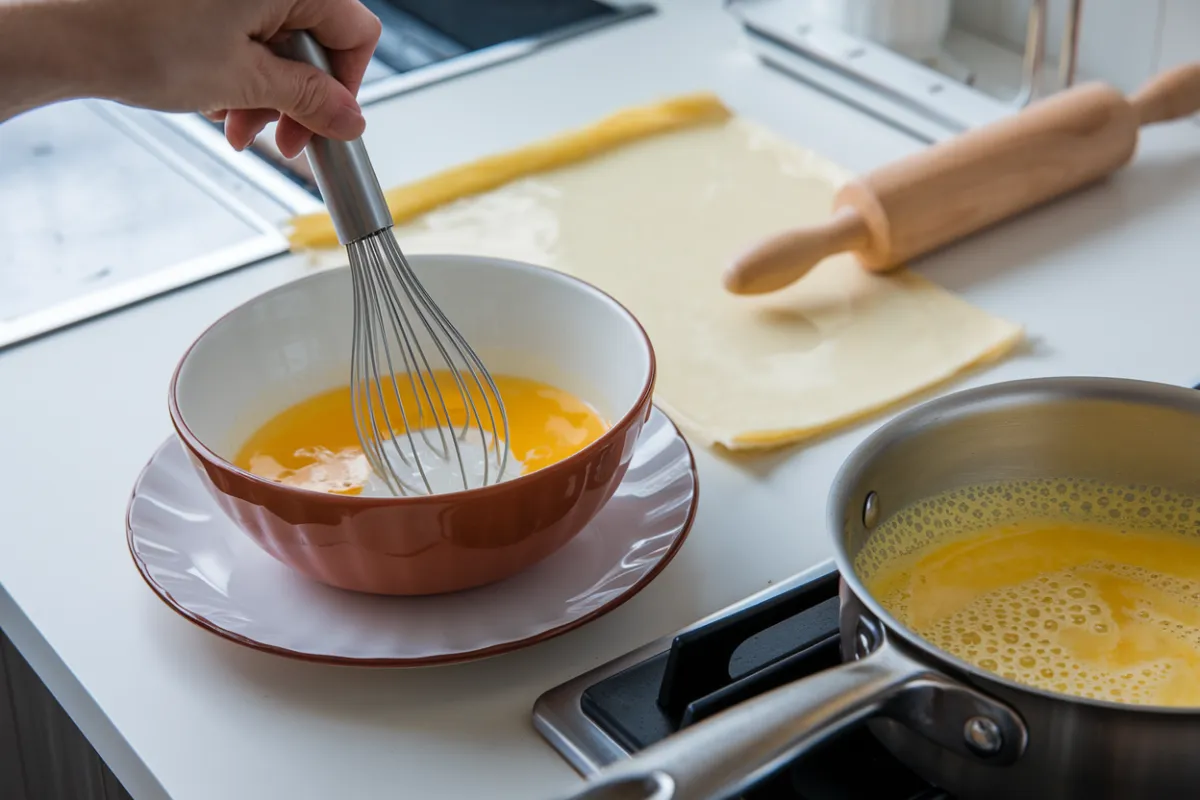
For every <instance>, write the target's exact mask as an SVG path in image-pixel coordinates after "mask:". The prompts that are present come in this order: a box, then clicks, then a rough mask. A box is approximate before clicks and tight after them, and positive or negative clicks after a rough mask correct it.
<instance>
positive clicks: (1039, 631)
mask: <svg viewBox="0 0 1200 800" xmlns="http://www.w3.org/2000/svg"><path fill="white" fill-rule="evenodd" d="M1197 516H1198V515H1197V513H1196V505H1195V498H1194V497H1189V496H1186V495H1180V494H1178V493H1175V492H1170V491H1166V490H1162V489H1157V488H1150V487H1124V486H1112V485H1106V484H1100V483H1092V482H1086V481H1073V480H1068V481H1055V480H1045V481H1024V482H1013V483H1007V484H995V485H992V486H984V487H972V488H969V489H962V490H958V491H956V492H950V493H947V494H945V495H942V496H940V497H935V498H932V499H930V500H927V501H924V502H922V503H919V504H916V505H914V506H911V507H909V508H907V509H904V510H902V511H901V512H899V513H897V514H896V515H894V516H893V517H891V518H889V519H887V520H885V521H884V523H883V524H882V525H881V526H880V527H879V528H878V529H877V531H876V532H875V533H874V534H873V535H872V537H871V538H870V540H869V541H868V543H867V545H866V546H865V547H864V549H863V551H862V552H861V553H860V554H859V557H858V558H857V559H856V568H857V570H858V571H859V574H860V575H861V576H862V577H863V579H864V582H865V583H866V584H867V586H868V589H869V590H870V591H872V592H873V593H874V594H875V595H876V597H877V599H879V601H880V602H881V603H882V604H883V605H884V606H885V607H886V608H888V609H889V611H891V612H892V613H893V615H895V616H896V617H897V618H898V619H899V620H900V621H901V622H903V623H904V624H906V625H908V626H909V627H910V628H912V629H913V630H914V631H915V632H916V633H918V634H920V635H921V636H923V637H924V638H926V639H927V640H928V641H929V642H930V643H931V644H933V645H935V646H937V647H939V648H940V649H943V650H945V651H947V652H950V653H953V654H954V655H956V656H958V657H960V658H962V659H963V660H965V661H967V662H969V663H971V664H974V665H975V666H977V667H979V668H981V669H984V670H987V671H991V672H994V673H996V674H997V675H1001V676H1004V677H1006V678H1008V679H1011V680H1014V681H1017V682H1020V683H1023V684H1027V685H1032V686H1037V687H1039V688H1043V689H1046V690H1049V691H1054V692H1060V693H1065V694H1072V695H1076V696H1083V697H1090V698H1095V699H1100V700H1107V701H1113V702H1123V703H1137V704H1151V705H1175V706H1200V681H1198V680H1196V678H1197V677H1200V524H1198V522H1200V519H1198V518H1197ZM1050 528H1055V529H1061V530H1068V531H1069V530H1071V529H1072V528H1074V529H1075V533H1076V534H1078V535H1076V536H1075V537H1074V538H1073V539H1072V538H1071V537H1070V536H1065V537H1064V539H1063V542H1060V543H1059V544H1063V543H1064V542H1065V545H1064V547H1065V549H1064V547H1060V548H1059V552H1058V554H1057V556H1056V560H1052V561H1054V563H1053V564H1052V567H1051V568H1047V569H1044V570H1037V569H1033V568H1032V567H1030V566H1029V565H1028V564H1026V565H1025V566H1024V567H1022V568H1021V569H1018V570H1016V571H1015V572H1013V573H1012V576H1013V577H1014V580H1012V581H1009V582H1004V581H1003V580H1002V578H1003V577H1004V575H1005V573H1003V571H1001V572H999V573H997V575H996V576H995V577H994V578H993V579H990V580H991V583H994V584H995V585H991V584H989V585H987V586H983V587H982V588H980V587H976V586H971V585H969V582H968V585H965V586H962V585H959V586H956V585H954V582H953V580H951V581H948V584H949V585H947V586H936V585H935V586H932V587H931V586H930V583H934V584H937V583H938V580H939V575H941V576H942V577H945V576H946V575H950V576H951V577H952V578H953V576H954V573H953V570H950V571H949V572H947V571H946V570H949V569H950V566H948V565H951V566H952V565H953V563H954V562H953V558H948V559H943V560H942V561H941V562H938V561H937V559H938V557H939V554H940V553H942V552H952V551H953V548H954V547H957V546H959V545H960V543H963V542H970V541H972V540H975V539H978V540H979V541H985V542H986V541H989V537H993V539H994V541H996V542H1000V541H1002V540H1005V539H1006V537H1007V536H1008V535H1009V534H1011V535H1013V537H1014V539H1019V538H1020V536H1021V535H1022V534H1032V535H1027V536H1026V539H1028V540H1029V541H1030V542H1036V541H1037V540H1036V538H1034V537H1035V535H1037V534H1038V533H1039V530H1047V529H1050ZM1093 528H1094V529H1096V530H1100V529H1103V531H1105V535H1104V536H1097V537H1096V540H1097V542H1099V543H1100V545H1104V546H1099V547H1098V548H1090V549H1089V548H1088V547H1086V546H1081V543H1085V544H1086V542H1087V541H1088V533H1087V531H1088V530H1089V529H1093ZM1081 531H1082V532H1083V533H1080V532H1081ZM1051 535H1053V533H1052V532H1051ZM1139 535H1141V537H1140V538H1139ZM1105 537H1107V538H1105ZM1152 537H1159V538H1157V539H1152ZM1163 537H1166V539H1169V540H1170V542H1169V543H1170V545H1171V547H1173V548H1175V549H1174V550H1172V549H1170V548H1168V549H1167V550H1165V551H1164V552H1163V553H1160V555H1159V556H1158V557H1154V558H1150V557H1147V558H1130V559H1122V558H1119V557H1117V556H1120V555H1121V554H1122V549H1123V548H1124V549H1125V552H1126V553H1128V552H1130V551H1129V550H1128V548H1130V547H1131V546H1132V545H1134V544H1140V543H1143V542H1144V543H1145V544H1146V546H1147V547H1149V548H1150V549H1151V550H1153V548H1154V547H1156V546H1160V544H1161V543H1162V542H1163V541H1165V540H1164V538H1163ZM1101 540H1103V541H1101ZM1047 541H1049V540H1047ZM1156 542H1157V543H1160V544H1156ZM1109 545H1111V547H1110V548H1109V552H1107V553H1106V551H1105V546H1109ZM1072 548H1074V549H1072ZM1051 549H1053V543H1052V546H1051ZM1014 553H1016V555H1018V556H1021V555H1029V556H1030V557H1033V556H1034V555H1036V552H1035V551H1034V550H1033V549H1032V548H1027V550H1026V552H1024V553H1021V552H1020V551H1012V552H1009V553H1008V554H1007V555H1008V556H1013V555H1014ZM973 555H975V553H974V551H972V550H970V549H969V548H967V547H965V546H964V547H961V548H960V549H959V551H958V552H957V553H956V554H954V557H957V558H958V559H959V562H961V563H968V564H969V563H970V557H973ZM977 555H978V556H979V557H980V558H981V559H984V560H986V558H987V556H988V555H989V551H988V549H987V548H986V547H984V548H983V549H981V550H980V551H979V553H978V554H977ZM1106 555H1108V556H1110V557H1107V558H1106V557H1105V556H1106ZM1019 561H1020V558H1017V562H1019ZM926 562H933V563H934V566H935V567H937V568H940V569H942V570H943V571H942V572H941V573H939V572H938V571H937V569H932V570H931V569H918V568H916V565H917V564H918V563H922V564H925V563H926ZM1130 562H1135V563H1130ZM1014 563H1016V562H1014ZM926 566H928V565H927V564H926ZM1009 566H1010V567H1011V566H1012V565H1011V564H1010V565H1009ZM968 574H970V570H967V572H964V573H962V574H961V575H960V576H959V577H960V578H962V577H963V576H964V575H968ZM977 574H984V575H987V570H986V568H985V569H984V570H983V571H982V572H980V573H977ZM986 582H987V581H985V583H986ZM956 592H958V594H957V595H956V594H955V593H956Z"/></svg>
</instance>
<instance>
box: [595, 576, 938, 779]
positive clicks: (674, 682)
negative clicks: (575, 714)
mask: <svg viewBox="0 0 1200 800" xmlns="http://www.w3.org/2000/svg"><path fill="white" fill-rule="evenodd" d="M837 592H838V574H837V572H836V571H834V572H829V573H826V574H824V575H821V576H819V577H817V578H815V579H813V580H812V581H810V582H808V583H805V584H802V585H800V586H797V587H794V588H792V589H790V590H788V591H786V592H782V593H780V594H778V595H776V596H774V597H771V598H768V599H766V600H764V601H762V602H760V603H756V604H754V605H752V606H750V607H748V608H745V609H741V610H739V611H737V612H735V613H732V614H729V615H725V616H722V617H720V618H718V619H716V620H713V621H712V622H709V623H707V624H705V625H702V626H699V627H697V628H695V629H692V630H689V631H685V632H683V633H681V634H680V635H679V636H677V637H675V639H674V640H673V641H672V644H671V649H670V650H669V651H667V652H663V653H659V654H658V655H655V656H652V657H650V658H648V659H647V660H645V661H643V662H641V663H639V664H635V665H634V666H632V667H629V668H627V669H625V670H623V671H622V672H619V673H617V674H615V675H613V676H611V677H608V678H605V679H603V680H601V681H599V682H597V683H595V684H593V685H592V686H590V687H588V689H586V690H585V691H584V692H583V696H582V698H581V704H582V707H583V711H584V714H586V715H587V716H588V717H589V718H590V719H591V720H592V721H593V722H594V723H595V724H596V725H597V726H599V727H600V728H601V729H602V730H604V731H605V732H606V733H607V734H608V735H609V736H610V737H612V739H613V740H614V741H616V742H617V743H618V744H620V745H621V746H622V747H623V748H624V749H626V750H627V751H629V752H636V751H637V750H640V749H641V748H643V747H647V746H649V745H650V744H653V743H654V742H657V741H659V740H661V739H663V738H665V737H667V736H669V735H671V734H672V733H674V732H675V731H677V730H679V729H680V728H683V727H686V726H688V725H692V724H695V723H696V722H698V721H700V720H703V719H705V718H707V717H709V716H712V715H713V714H715V713H717V712H719V711H721V710H723V709H725V708H728V707H729V706H731V705H734V704H736V703H738V702H741V701H742V700H745V699H748V698H750V697H753V696H755V695H757V694H760V693H762V692H764V691H768V690H770V689H773V688H775V687H777V686H780V685H782V684H784V683H787V682H788V681H792V680H797V679H799V678H802V677H804V676H806V675H811V674H813V673H815V672H818V671H820V670H823V669H827V668H829V667H832V666H835V665H836V664H838V663H839V662H840V660H841V656H840V645H839V638H838V599H837ZM744 798H745V800H773V799H774V798H780V800H787V799H788V798H791V799H792V800H950V797H949V795H947V794H945V793H943V792H941V791H940V790H938V789H936V788H933V787H931V786H930V785H929V784H928V783H926V782H925V781H923V780H922V779H920V778H919V777H917V776H916V775H914V774H913V773H912V772H911V771H910V770H908V769H907V768H906V767H904V766H903V765H902V764H901V763H900V762H898V761H897V760H896V759H895V758H894V757H892V755H891V754H890V753H888V752H887V751H886V750H885V749H884V748H883V746H882V745H881V744H879V742H878V741H877V740H876V739H875V738H874V737H873V736H872V735H871V733H870V732H869V731H868V730H867V729H866V728H865V727H861V728H857V729H854V730H851V731H849V732H847V733H845V734H843V735H841V736H838V737H835V738H834V739H832V740H830V741H829V742H826V743H825V744H823V745H821V746H820V747H818V748H816V749H814V750H813V751H811V752H809V753H808V754H806V755H805V756H802V757H801V758H800V759H798V760H797V761H796V762H794V763H793V764H791V765H789V766H788V767H786V768H784V769H783V770H781V771H779V772H778V773H777V774H775V775H773V776H772V777H770V778H768V779H766V780H765V781H763V782H761V783H760V784H759V785H757V786H755V787H754V788H753V789H751V790H750V791H748V792H746V793H745V795H744Z"/></svg>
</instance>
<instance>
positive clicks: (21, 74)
mask: <svg viewBox="0 0 1200 800" xmlns="http://www.w3.org/2000/svg"><path fill="white" fill-rule="evenodd" d="M87 7H88V3H85V2H78V0H15V2H14V0H7V2H6V1H5V0H0V120H3V119H5V118H7V117H11V116H14V115H16V114H19V113H21V112H23V111H27V110H30V109H33V108H37V107H39V106H43V105H48V104H50V103H56V102H59V101H62V100H70V99H74V98H78V97H92V96H104V95H105V87H104V85H103V84H104V81H103V73H104V69H103V67H104V65H103V63H96V59H94V58H93V57H94V56H96V55H98V54H97V53H96V52H95V50H96V48H95V47H94V43H95V40H94V39H93V38H92V37H93V36H95V34H96V32H95V31H92V33H91V35H89V33H88V27H89V26H88V22H87V19H86V17H87V16H88V14H87V13H86V10H87Z"/></svg>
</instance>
